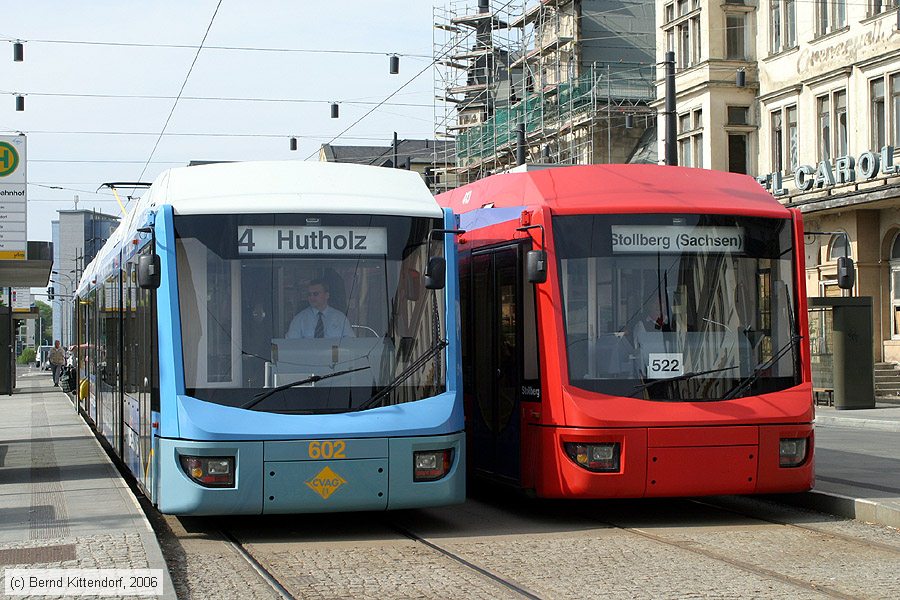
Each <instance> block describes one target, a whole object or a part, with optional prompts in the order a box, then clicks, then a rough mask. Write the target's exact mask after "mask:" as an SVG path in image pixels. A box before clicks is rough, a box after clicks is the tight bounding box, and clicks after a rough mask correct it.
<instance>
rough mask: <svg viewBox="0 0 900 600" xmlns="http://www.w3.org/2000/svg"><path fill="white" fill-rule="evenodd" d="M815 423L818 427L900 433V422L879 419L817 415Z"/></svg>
mask: <svg viewBox="0 0 900 600" xmlns="http://www.w3.org/2000/svg"><path fill="white" fill-rule="evenodd" d="M813 422H814V423H815V424H816V425H824V426H826V427H852V428H855V429H873V430H877V431H893V432H900V421H882V420H878V419H856V418H853V417H833V416H831V415H816V418H815V420H814V421H813Z"/></svg>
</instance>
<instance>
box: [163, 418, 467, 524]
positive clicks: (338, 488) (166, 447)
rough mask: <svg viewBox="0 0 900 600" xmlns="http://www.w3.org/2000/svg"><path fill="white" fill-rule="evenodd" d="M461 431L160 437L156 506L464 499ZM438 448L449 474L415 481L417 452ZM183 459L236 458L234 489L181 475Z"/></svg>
mask: <svg viewBox="0 0 900 600" xmlns="http://www.w3.org/2000/svg"><path fill="white" fill-rule="evenodd" d="M464 435H465V434H463V433H462V432H460V433H456V434H451V435H441V436H428V437H397V438H370V439H328V440H291V441H260V442H234V443H223V442H192V441H185V440H169V439H160V444H159V450H160V481H159V490H160V492H159V502H158V507H159V510H160V511H162V512H164V513H168V514H193V515H215V514H261V513H307V512H338V511H362V510H386V509H397V508H413V507H424V506H442V505H447V504H456V503H461V502H463V501H465V460H466V458H465V437H464ZM435 451H447V456H448V464H447V468H446V472H443V473H439V474H438V477H437V478H435V479H433V480H429V481H416V480H415V478H414V466H415V465H414V460H413V459H414V454H415V453H417V452H419V453H426V454H428V453H432V454H433V453H434V452H435ZM182 456H215V457H233V458H234V461H233V463H234V465H235V473H234V479H235V482H234V486H233V487H206V486H204V485H201V484H200V483H198V482H197V481H195V480H193V479H192V478H191V476H190V474H189V473H187V472H185V469H184V467H183V466H182V465H183V463H184V462H185V461H182V460H181V457H182ZM441 456H443V454H441Z"/></svg>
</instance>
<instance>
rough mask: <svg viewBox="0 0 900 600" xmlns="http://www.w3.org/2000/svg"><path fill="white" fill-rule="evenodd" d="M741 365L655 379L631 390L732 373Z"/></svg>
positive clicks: (635, 390)
mask: <svg viewBox="0 0 900 600" xmlns="http://www.w3.org/2000/svg"><path fill="white" fill-rule="evenodd" d="M739 366H740V365H731V366H730V367H721V368H719V369H707V370H706V371H692V372H691V373H685V374H684V375H679V376H677V377H666V378H665V379H654V380H653V381H648V382H647V383H642V384H639V385H636V386H634V389H633V390H631V391H632V393H634V392H638V391H643V390H646V389H647V388H648V387H650V386H654V385H656V384H658V383H666V382H671V381H684V380H685V379H693V378H694V377H700V376H701V375H709V374H710V373H719V372H720V371H730V370H731V369H737V368H738V367H739Z"/></svg>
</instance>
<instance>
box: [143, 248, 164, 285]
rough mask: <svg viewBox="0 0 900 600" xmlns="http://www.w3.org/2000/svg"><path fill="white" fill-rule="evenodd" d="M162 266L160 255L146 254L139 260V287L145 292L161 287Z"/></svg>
mask: <svg viewBox="0 0 900 600" xmlns="http://www.w3.org/2000/svg"><path fill="white" fill-rule="evenodd" d="M159 282H160V266H159V254H156V253H155V252H154V253H153V254H144V255H142V256H141V257H140V258H139V259H138V285H139V286H141V289H144V290H155V289H157V288H158V287H159Z"/></svg>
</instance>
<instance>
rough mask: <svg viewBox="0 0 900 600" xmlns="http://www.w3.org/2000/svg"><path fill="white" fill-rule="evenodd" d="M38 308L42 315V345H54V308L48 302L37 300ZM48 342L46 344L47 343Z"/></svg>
mask: <svg viewBox="0 0 900 600" xmlns="http://www.w3.org/2000/svg"><path fill="white" fill-rule="evenodd" d="M35 304H36V305H37V307H38V313H40V315H41V319H40V320H41V328H42V329H43V331H41V332H40V338H41V339H40V342H41V343H40V345H41V346H45V345H49V344H52V343H53V341H52V340H53V308H51V307H50V305H49V304H47V303H46V302H41V301H40V300H35ZM45 342H46V343H45Z"/></svg>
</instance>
